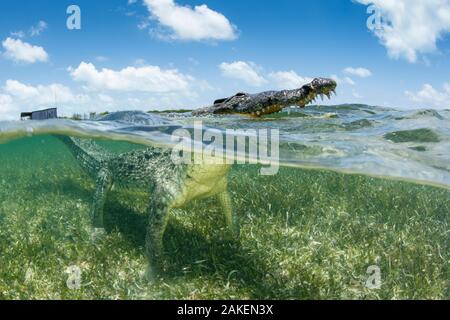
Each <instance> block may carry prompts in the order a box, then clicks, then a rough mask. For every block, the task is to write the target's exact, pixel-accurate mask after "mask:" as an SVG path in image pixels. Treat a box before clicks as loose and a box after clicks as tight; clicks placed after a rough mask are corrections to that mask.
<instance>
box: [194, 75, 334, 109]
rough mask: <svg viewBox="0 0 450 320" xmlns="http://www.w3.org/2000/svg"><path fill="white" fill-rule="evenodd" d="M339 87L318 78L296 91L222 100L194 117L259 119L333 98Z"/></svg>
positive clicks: (239, 96)
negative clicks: (240, 116) (321, 99)
mask: <svg viewBox="0 0 450 320" xmlns="http://www.w3.org/2000/svg"><path fill="white" fill-rule="evenodd" d="M336 87H337V84H336V81H334V80H332V79H325V78H316V79H314V80H313V81H312V82H310V83H308V84H306V85H304V86H303V87H301V88H299V89H295V90H283V91H268V92H262V93H259V94H247V93H238V94H236V95H234V96H232V97H230V98H226V99H220V100H217V101H215V102H214V105H213V106H211V107H209V108H205V109H200V110H196V111H194V112H193V114H194V115H196V116H197V115H208V114H216V115H220V114H244V115H249V116H254V117H259V116H262V115H265V114H272V113H276V112H279V111H281V110H282V109H283V108H286V107H290V106H297V107H300V108H304V107H305V106H306V105H308V104H310V103H311V102H313V101H315V100H316V99H317V98H318V97H322V98H323V97H328V98H331V94H332V93H333V92H335V90H336Z"/></svg>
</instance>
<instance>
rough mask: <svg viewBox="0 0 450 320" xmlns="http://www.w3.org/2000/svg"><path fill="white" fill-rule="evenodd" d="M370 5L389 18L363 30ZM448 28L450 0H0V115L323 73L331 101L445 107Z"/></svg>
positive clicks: (170, 100)
mask: <svg viewBox="0 0 450 320" xmlns="http://www.w3.org/2000/svg"><path fill="white" fill-rule="evenodd" d="M369 2H370V3H375V4H376V5H377V10H378V11H376V12H379V14H380V16H381V17H382V22H383V23H384V21H387V22H388V24H383V25H382V27H381V28H378V29H376V30H369V28H368V26H367V20H368V18H369V17H370V16H371V14H368V13H367V7H368V4H369ZM71 4H76V5H78V6H79V8H80V9H81V30H69V29H68V28H67V26H66V20H67V18H68V17H69V15H68V14H67V13H66V9H67V7H68V6H69V5H71ZM448 32H450V1H449V0H429V1H427V2H425V1H422V0H408V1H407V0H396V1H393V0H373V1H366V0H353V1H352V0H314V1H311V0H308V1H307V0H278V1H256V0H245V1H224V0H189V1H188V0H108V1H102V0H78V1H65V0H58V1H54V0H2V1H1V2H0V43H1V46H0V51H1V53H0V119H14V118H17V113H18V112H20V111H24V110H28V109H33V108H35V107H39V106H48V105H52V104H54V102H55V101H56V102H57V104H59V105H61V106H62V107H61V111H62V113H63V114H71V113H75V112H80V113H84V112H89V111H104V110H109V111H114V110H121V109H142V110H150V109H169V108H180V107H190V108H197V107H202V106H205V105H208V104H210V103H211V102H212V101H213V100H215V99H216V98H221V97H225V96H229V95H232V94H234V93H236V92H238V91H246V92H259V91H264V90H270V89H282V88H291V87H292V88H293V87H296V86H301V85H302V84H303V83H304V82H306V81H308V80H310V79H311V78H313V77H319V76H321V77H334V78H336V79H337V80H338V82H339V89H338V94H339V95H338V97H336V98H333V101H332V103H336V104H337V103H346V102H354V103H367V104H374V105H385V106H390V107H399V108H411V109H412V108H418V107H427V108H437V109H441V108H450V78H449V74H450V72H449V71H450V60H449V54H450V37H449V36H448Z"/></svg>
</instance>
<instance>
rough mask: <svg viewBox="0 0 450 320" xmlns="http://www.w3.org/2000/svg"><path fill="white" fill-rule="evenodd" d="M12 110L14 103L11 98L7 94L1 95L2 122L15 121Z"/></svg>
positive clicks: (0, 112)
mask: <svg viewBox="0 0 450 320" xmlns="http://www.w3.org/2000/svg"><path fill="white" fill-rule="evenodd" d="M12 109H13V101H12V98H11V96H9V95H7V94H0V120H12V119H14V117H13V115H12V114H11V111H12ZM16 119H17V117H16Z"/></svg>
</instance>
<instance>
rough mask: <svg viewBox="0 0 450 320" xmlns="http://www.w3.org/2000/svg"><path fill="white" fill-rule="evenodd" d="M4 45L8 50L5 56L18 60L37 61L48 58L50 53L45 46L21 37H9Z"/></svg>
mask: <svg viewBox="0 0 450 320" xmlns="http://www.w3.org/2000/svg"><path fill="white" fill-rule="evenodd" d="M2 45H3V48H4V49H5V50H6V51H5V52H4V56H5V57H6V58H8V59H11V60H14V61H16V62H24V63H35V62H45V61H47V60H48V54H47V52H45V50H44V48H42V47H38V46H33V45H31V44H29V43H26V42H23V41H22V40H20V39H12V38H7V39H6V40H5V41H3V43H2Z"/></svg>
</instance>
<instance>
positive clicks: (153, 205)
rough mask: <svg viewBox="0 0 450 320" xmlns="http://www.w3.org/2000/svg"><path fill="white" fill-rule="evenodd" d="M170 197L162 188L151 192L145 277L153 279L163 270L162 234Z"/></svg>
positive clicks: (167, 217) (167, 216)
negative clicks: (147, 265)
mask: <svg viewBox="0 0 450 320" xmlns="http://www.w3.org/2000/svg"><path fill="white" fill-rule="evenodd" d="M170 204H171V197H170V196H169V195H168V193H167V192H165V191H164V190H162V189H158V190H157V191H156V192H154V193H153V194H152V199H151V201H150V206H149V208H148V211H149V215H148V216H149V222H148V226H147V236H146V243H145V246H146V251H147V257H148V260H149V269H148V271H147V277H148V278H149V280H154V279H155V278H156V277H157V276H158V275H160V274H161V272H162V270H163V256H164V246H163V236H164V232H165V231H166V227H167V222H168V220H169V211H170Z"/></svg>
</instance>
